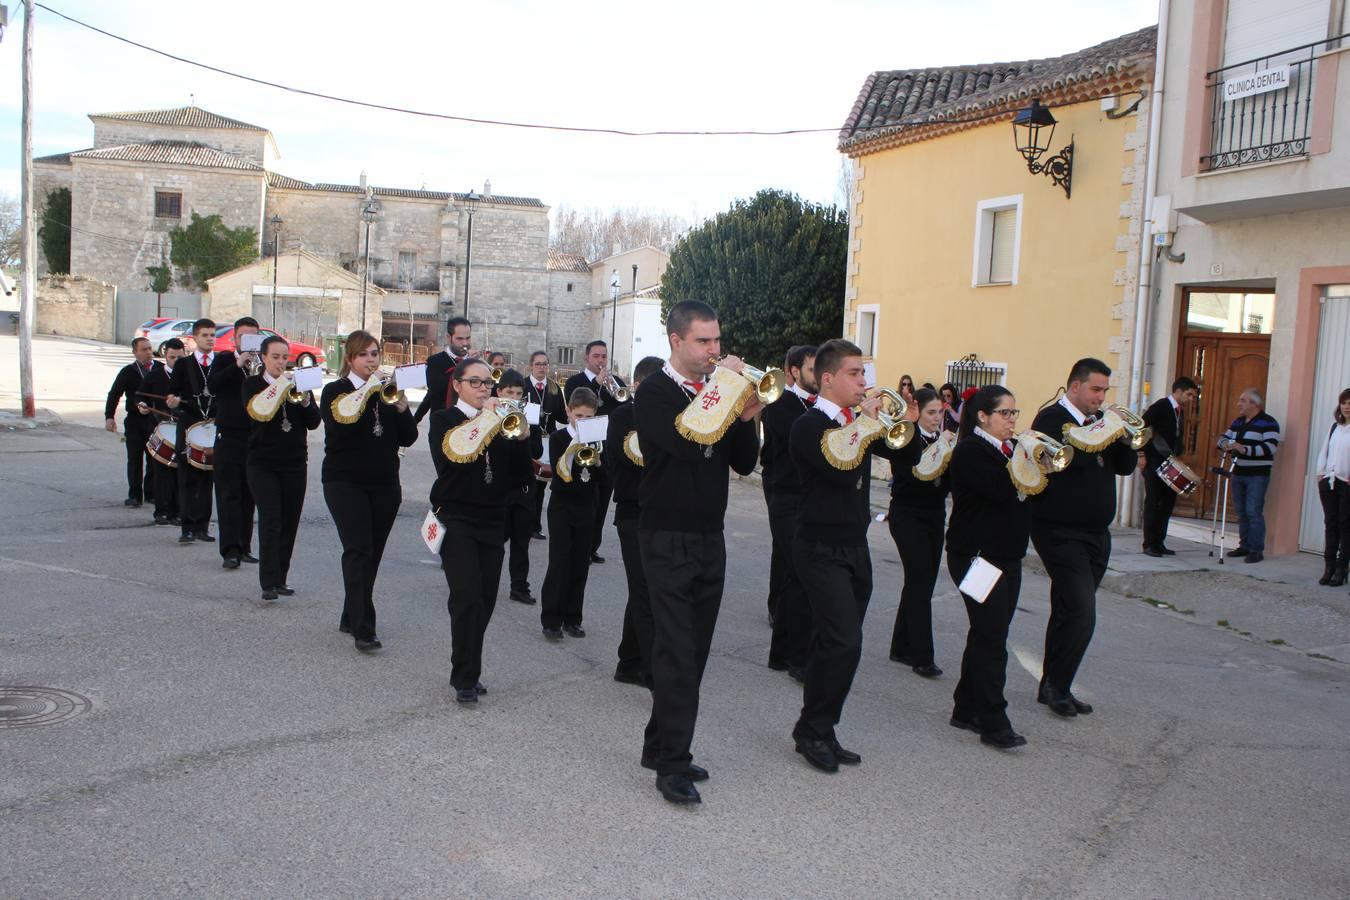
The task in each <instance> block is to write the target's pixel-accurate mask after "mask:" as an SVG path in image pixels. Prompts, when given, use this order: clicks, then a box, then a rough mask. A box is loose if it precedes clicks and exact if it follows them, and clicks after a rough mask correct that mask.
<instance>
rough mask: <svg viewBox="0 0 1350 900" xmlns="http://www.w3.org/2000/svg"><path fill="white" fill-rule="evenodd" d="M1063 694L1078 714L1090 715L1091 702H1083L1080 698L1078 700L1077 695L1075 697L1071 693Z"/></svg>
mask: <svg viewBox="0 0 1350 900" xmlns="http://www.w3.org/2000/svg"><path fill="white" fill-rule="evenodd" d="M1064 696H1065V697H1067V698H1068V701H1069V702H1070V703H1072V704H1073V708H1074V709H1076V710H1078V714H1079V715H1080V716H1090V715H1092V704H1091V703H1084V702H1083V701H1082V700H1079V699H1078V698H1077V697H1075V696H1074V695H1073V694H1065V695H1064Z"/></svg>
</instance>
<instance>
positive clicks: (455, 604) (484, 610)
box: [441, 519, 506, 690]
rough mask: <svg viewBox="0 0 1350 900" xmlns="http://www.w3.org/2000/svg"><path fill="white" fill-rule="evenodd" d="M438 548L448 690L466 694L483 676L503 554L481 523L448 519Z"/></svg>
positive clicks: (500, 545) (500, 576)
mask: <svg viewBox="0 0 1350 900" xmlns="http://www.w3.org/2000/svg"><path fill="white" fill-rule="evenodd" d="M444 524H445V538H444V539H443V540H442V542H441V568H442V569H443V570H444V571H445V582H446V584H448V585H449V586H450V598H449V599H448V600H447V601H446V608H448V609H449V610H450V686H451V687H453V688H454V689H455V690H467V689H469V688H471V687H473V686H474V685H476V684H478V679H479V678H480V677H481V676H482V674H483V635H485V634H486V633H487V627H488V623H489V622H491V621H492V611H493V610H494V609H496V608H497V588H498V587H499V586H500V585H501V581H502V557H503V556H505V554H506V551H505V549H504V548H503V547H502V544H501V542H500V541H497V540H495V539H493V537H492V529H491V528H484V527H483V523H482V522H462V521H459V520H458V519H451V520H450V521H448V522H446V523H444Z"/></svg>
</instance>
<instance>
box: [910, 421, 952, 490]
mask: <svg viewBox="0 0 1350 900" xmlns="http://www.w3.org/2000/svg"><path fill="white" fill-rule="evenodd" d="M955 449H956V435H955V434H953V433H952V432H950V431H944V432H941V433H940V434H939V435H938V437H937V440H936V441H933V443H931V444H929V445H928V449H927V450H925V451H923V456H920V457H919V464H918V465H917V466H915V467H914V468H913V469H911V470H910V471H911V472H913V473H914V477H915V478H917V479H919V480H920V481H936V480H937V479H939V478H941V477H942V473H944V472H946V471H947V464H948V463H950V462H951V461H952V451H953V450H955Z"/></svg>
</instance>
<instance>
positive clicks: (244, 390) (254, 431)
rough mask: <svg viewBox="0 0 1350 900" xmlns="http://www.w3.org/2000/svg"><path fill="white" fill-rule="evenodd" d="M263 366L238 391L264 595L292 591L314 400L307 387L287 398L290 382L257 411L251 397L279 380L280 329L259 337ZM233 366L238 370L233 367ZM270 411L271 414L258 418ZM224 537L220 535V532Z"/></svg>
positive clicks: (282, 361) (283, 349)
mask: <svg viewBox="0 0 1350 900" xmlns="http://www.w3.org/2000/svg"><path fill="white" fill-rule="evenodd" d="M260 355H261V358H262V364H263V371H262V372H261V373H260V374H258V375H250V376H248V377H247V378H245V379H244V383H243V385H242V386H241V388H240V397H241V399H242V401H243V403H244V405H245V407H246V409H247V411H246V412H245V415H247V416H249V422H250V426H251V431H250V433H249V437H248V470H247V475H248V487H249V493H250V495H251V496H252V497H253V498H254V499H255V500H256V501H257V504H258V555H259V556H261V557H262V561H261V563H260V565H259V566H258V584H259V587H261V588H262V598H263V599H264V600H275V599H277V596H278V595H281V596H285V597H289V596H290V595H292V594H294V593H295V591H294V590H292V589H291V587H290V586H289V585H288V584H287V583H286V576H287V575H288V574H289V573H290V570H291V552H292V551H293V550H294V549H295V535H296V533H297V532H298V531H299V530H300V513H301V511H302V510H303V509H304V507H305V486H306V484H307V483H308V482H307V476H308V469H309V432H311V431H313V430H314V429H316V428H318V427H319V418H320V416H319V404H318V402H317V401H316V400H315V399H314V395H313V393H312V392H310V391H305V393H304V395H303V399H302V400H301V401H300V402H299V403H293V402H291V400H290V394H291V392H292V390H293V388H292V387H286V388H285V392H284V393H282V392H281V390H280V389H278V392H277V393H276V399H275V402H274V403H273V404H271V408H270V409H267V410H266V411H265V412H259V407H260V406H261V405H262V404H259V403H258V402H255V401H254V398H255V397H257V395H259V394H262V393H263V392H264V391H266V390H267V389H268V388H269V387H270V386H271V385H273V384H276V383H277V382H278V381H283V386H284V384H290V383H291V382H289V381H286V380H285V376H286V360H287V358H288V357H289V356H290V345H289V344H287V343H286V339H285V338H283V337H281V336H280V335H275V334H274V335H271V336H269V337H267V338H265V339H264V340H263V343H262V350H261V351H260ZM236 371H237V370H236ZM266 412H270V413H271V416H270V418H259V415H265V414H266ZM222 540H223V538H222Z"/></svg>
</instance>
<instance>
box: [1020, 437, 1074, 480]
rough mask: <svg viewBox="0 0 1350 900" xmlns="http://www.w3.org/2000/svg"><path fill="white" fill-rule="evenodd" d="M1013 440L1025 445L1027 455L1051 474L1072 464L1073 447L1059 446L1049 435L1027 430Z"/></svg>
mask: <svg viewBox="0 0 1350 900" xmlns="http://www.w3.org/2000/svg"><path fill="white" fill-rule="evenodd" d="M1014 440H1016V441H1017V443H1019V444H1025V445H1026V447H1027V455H1028V456H1030V457H1031V458H1032V459H1034V460H1035V461H1036V462H1037V463H1042V464H1044V465H1045V466H1046V467H1047V468H1048V469H1049V470H1050V471H1051V472H1063V471H1064V470H1065V469H1067V468H1068V467H1069V463H1071V462H1073V447H1071V446H1069V445H1068V444H1061V443H1060V442H1059V441H1057V440H1055V439H1054V438H1052V437H1050V435H1048V434H1046V433H1044V432H1041V431H1036V430H1035V429H1034V428H1028V429H1027V430H1026V431H1024V432H1022V433H1021V434H1019V435H1017V436H1016V437H1015V438H1014Z"/></svg>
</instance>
